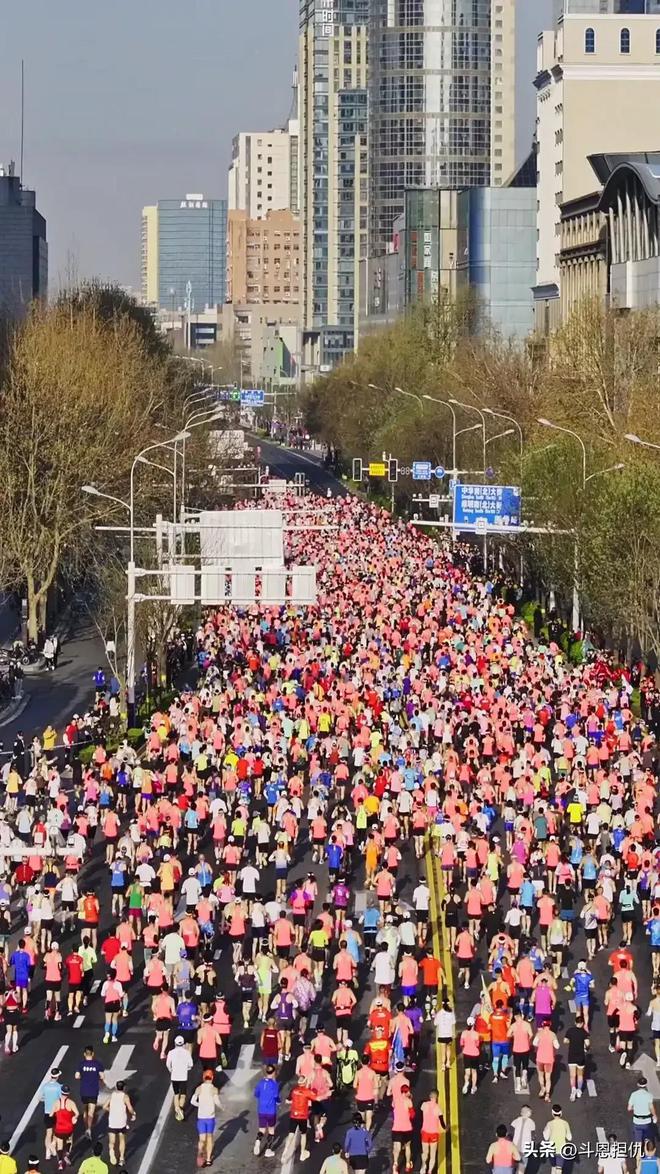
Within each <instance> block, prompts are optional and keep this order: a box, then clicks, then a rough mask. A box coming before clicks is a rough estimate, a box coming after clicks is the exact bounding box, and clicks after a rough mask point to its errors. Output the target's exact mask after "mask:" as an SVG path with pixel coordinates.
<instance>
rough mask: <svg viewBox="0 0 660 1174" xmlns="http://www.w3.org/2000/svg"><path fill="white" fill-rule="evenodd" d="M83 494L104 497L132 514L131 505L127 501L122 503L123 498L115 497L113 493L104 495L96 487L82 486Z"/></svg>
mask: <svg viewBox="0 0 660 1174" xmlns="http://www.w3.org/2000/svg"><path fill="white" fill-rule="evenodd" d="M80 488H81V490H82V492H83V493H88V494H89V496H90V497H104V498H105V500H106V501H114V502H115V504H116V505H121V506H123V507H124V509H125V510H128V511H129V512H130V509H131V507H130V505H129V504H128V502H127V501H122V499H121V497H113V496H112V494H111V493H102V492H101V490H100V489H97V488H96V486H95V485H81V486H80Z"/></svg>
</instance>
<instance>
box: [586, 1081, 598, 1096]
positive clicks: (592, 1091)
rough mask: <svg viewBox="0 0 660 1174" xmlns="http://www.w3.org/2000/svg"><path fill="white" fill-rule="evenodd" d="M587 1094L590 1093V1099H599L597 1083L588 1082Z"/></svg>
mask: <svg viewBox="0 0 660 1174" xmlns="http://www.w3.org/2000/svg"><path fill="white" fill-rule="evenodd" d="M587 1092H588V1093H589V1096H590V1097H597V1096H598V1093H597V1092H596V1081H595V1080H588V1081H587Z"/></svg>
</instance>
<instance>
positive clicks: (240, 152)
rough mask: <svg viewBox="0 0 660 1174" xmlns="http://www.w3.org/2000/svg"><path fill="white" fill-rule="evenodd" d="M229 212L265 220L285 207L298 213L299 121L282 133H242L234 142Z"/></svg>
mask: <svg viewBox="0 0 660 1174" xmlns="http://www.w3.org/2000/svg"><path fill="white" fill-rule="evenodd" d="M227 190H228V205H229V211H230V212H246V213H247V215H248V217H249V219H250V220H263V219H264V217H266V216H267V215H268V213H269V212H277V211H279V210H280V209H282V208H290V209H291V211H292V212H297V211H298V119H297V117H295V118H290V119H289V121H288V123H287V126H286V127H285V128H284V129H282V130H269V131H241V133H240V134H237V135H236V136H235V138H234V141H233V143H232V160H231V165H230V168H229V177H228V187H227Z"/></svg>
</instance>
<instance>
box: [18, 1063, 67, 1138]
mask: <svg viewBox="0 0 660 1174" xmlns="http://www.w3.org/2000/svg"><path fill="white" fill-rule="evenodd" d="M68 1050H69V1045H68V1044H62V1047H61V1048H60V1049H59V1051H58V1052H57V1054H56V1055H55V1057H54V1058H53V1060H51V1062H50V1064H49V1065H48V1067H47V1069H46V1072H45V1074H44V1076H42V1078H41V1080H40V1081H39V1085H38V1087H37V1091H36V1092H35V1094H34V1096H33V1097H32V1100H31V1101H30V1103H29V1105H28V1107H27V1109H26V1110H25V1112H24V1114H23V1116H22V1117H21V1119H20V1121H19V1123H18V1125H17V1126H16V1128H15V1130H14V1132H13V1133H12V1135H11V1138H10V1139H9V1152H10V1153H13V1152H14V1150H15V1148H16V1146H17V1145H18V1143H19V1141H20V1140H21V1138H22V1136H23V1134H24V1133H25V1130H26V1129H27V1127H28V1125H29V1124H30V1121H31V1120H32V1114H33V1113H34V1111H35V1109H36V1107H37V1105H38V1104H39V1102H40V1100H41V1089H42V1087H43V1085H44V1084H45V1083H46V1081H47V1080H48V1078H49V1076H50V1072H51V1068H59V1066H60V1064H61V1062H62V1060H63V1059H64V1057H65V1056H66V1054H67V1052H68Z"/></svg>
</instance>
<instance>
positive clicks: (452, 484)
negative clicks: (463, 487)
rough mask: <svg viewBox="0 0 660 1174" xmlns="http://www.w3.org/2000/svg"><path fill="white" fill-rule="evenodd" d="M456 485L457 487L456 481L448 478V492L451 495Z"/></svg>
mask: <svg viewBox="0 0 660 1174" xmlns="http://www.w3.org/2000/svg"><path fill="white" fill-rule="evenodd" d="M457 485H458V481H457V480H456V478H455V477H450V478H449V492H450V493H453V492H454V490H455V488H456V486H457Z"/></svg>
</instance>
